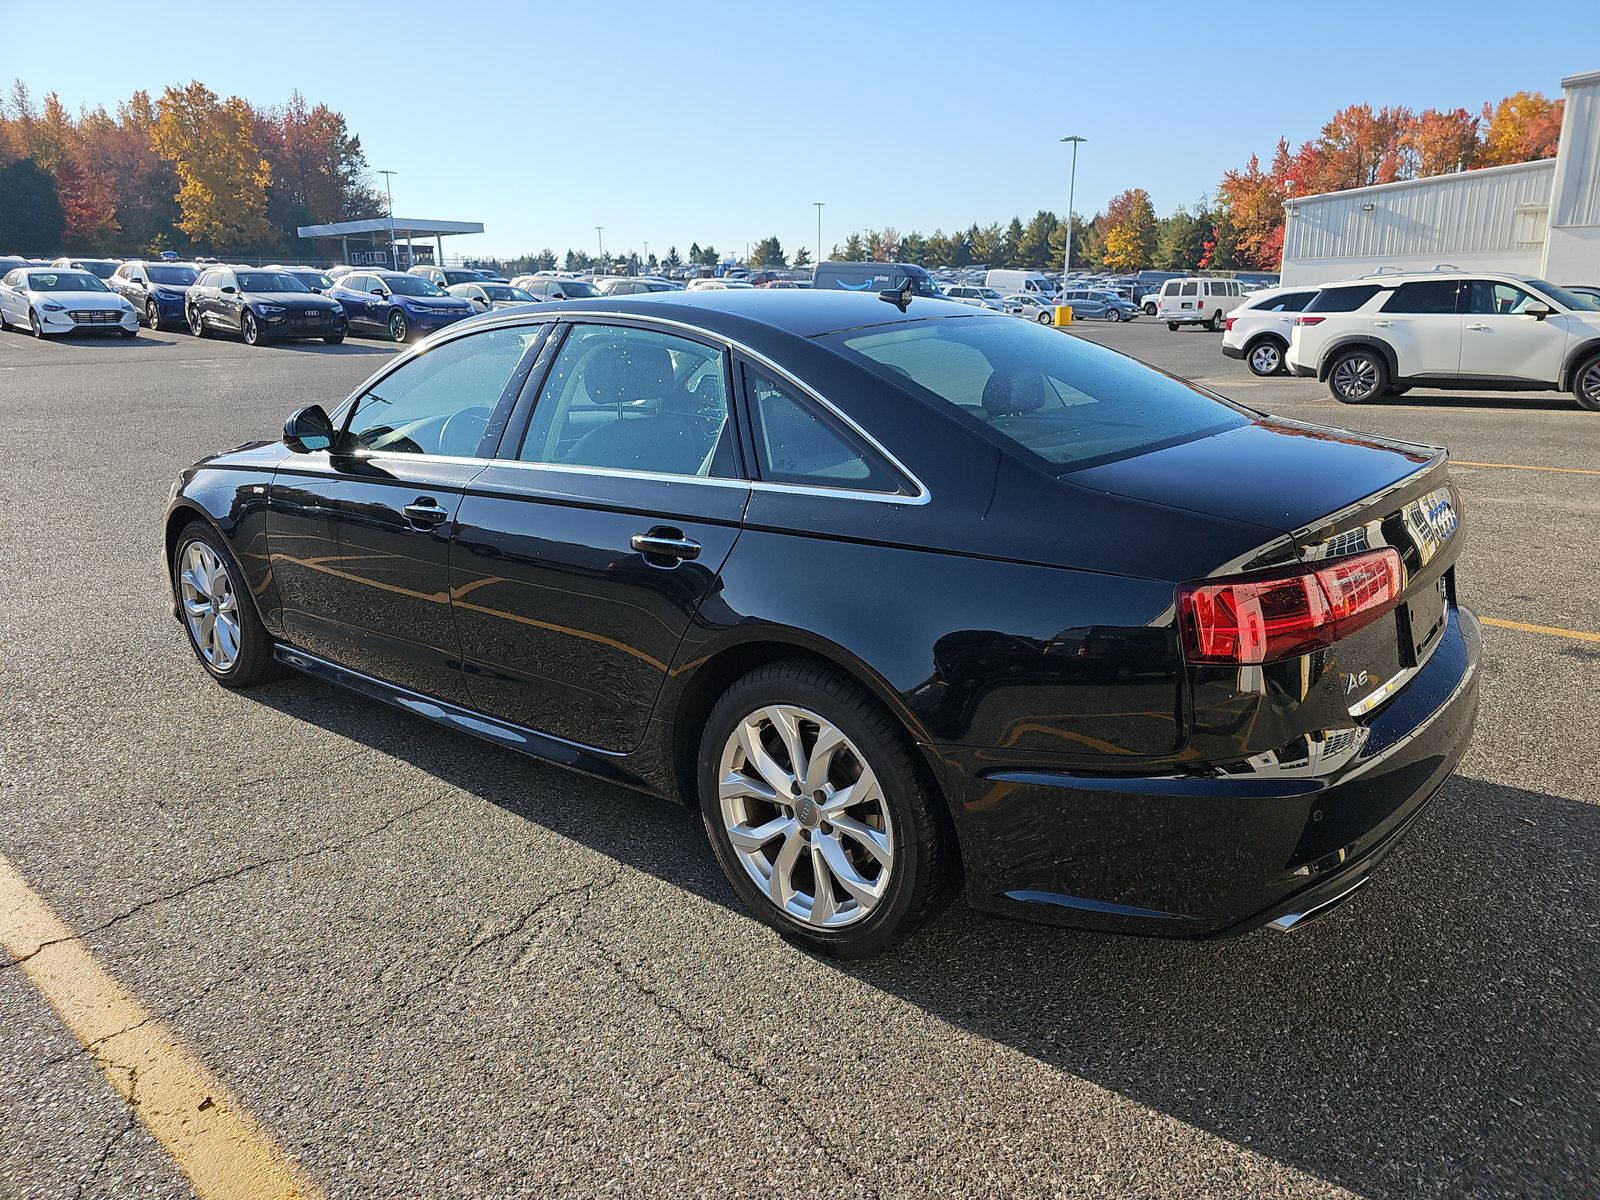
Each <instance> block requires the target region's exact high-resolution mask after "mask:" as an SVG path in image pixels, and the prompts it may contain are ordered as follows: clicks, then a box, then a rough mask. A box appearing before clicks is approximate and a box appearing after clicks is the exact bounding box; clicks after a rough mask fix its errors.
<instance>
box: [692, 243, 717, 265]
mask: <svg viewBox="0 0 1600 1200" xmlns="http://www.w3.org/2000/svg"><path fill="white" fill-rule="evenodd" d="M689 259H690V261H691V262H693V263H695V264H697V265H699V266H702V267H714V266H716V265H717V248H716V247H715V246H701V247H700V248H699V250H698V251H694V250H691V251H690V255H689Z"/></svg>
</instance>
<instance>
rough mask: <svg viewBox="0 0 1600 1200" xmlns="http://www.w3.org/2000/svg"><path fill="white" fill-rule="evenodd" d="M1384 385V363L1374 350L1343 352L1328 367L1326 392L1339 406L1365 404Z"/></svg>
mask: <svg viewBox="0 0 1600 1200" xmlns="http://www.w3.org/2000/svg"><path fill="white" fill-rule="evenodd" d="M1388 386H1389V368H1388V364H1386V363H1385V362H1384V361H1383V358H1382V357H1381V356H1380V355H1379V354H1378V352H1377V351H1376V350H1368V349H1366V348H1364V347H1363V348H1361V349H1358V350H1347V351H1345V352H1344V353H1343V354H1341V355H1339V357H1338V358H1336V359H1334V360H1333V363H1332V365H1331V366H1330V367H1329V368H1328V391H1330V392H1331V393H1333V398H1334V399H1335V400H1337V401H1339V402H1340V403H1341V404H1365V403H1366V402H1367V401H1368V400H1372V399H1375V398H1376V397H1378V396H1381V395H1383V390H1384V388H1386V387H1388Z"/></svg>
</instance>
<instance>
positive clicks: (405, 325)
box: [389, 308, 411, 342]
mask: <svg viewBox="0 0 1600 1200" xmlns="http://www.w3.org/2000/svg"><path fill="white" fill-rule="evenodd" d="M410 336H411V325H410V323H409V322H408V321H407V320H406V315H405V313H403V312H401V311H400V310H399V309H398V308H397V309H395V310H394V311H393V312H392V313H390V314H389V340H390V341H391V342H403V341H405V340H406V339H407V338H409V337H410Z"/></svg>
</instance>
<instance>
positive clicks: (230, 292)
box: [222, 284, 239, 296]
mask: <svg viewBox="0 0 1600 1200" xmlns="http://www.w3.org/2000/svg"><path fill="white" fill-rule="evenodd" d="M222 294H223V295H224V296H237V295H238V294H239V289H238V288H236V287H234V286H232V285H231V284H230V285H229V286H227V287H225V288H223V289H222Z"/></svg>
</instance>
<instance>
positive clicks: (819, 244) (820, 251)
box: [811, 200, 827, 263]
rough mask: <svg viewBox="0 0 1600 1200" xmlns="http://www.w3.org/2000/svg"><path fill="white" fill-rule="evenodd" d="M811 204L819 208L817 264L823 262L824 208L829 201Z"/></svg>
mask: <svg viewBox="0 0 1600 1200" xmlns="http://www.w3.org/2000/svg"><path fill="white" fill-rule="evenodd" d="M811 203H813V204H815V205H816V206H817V262H819V263H820V262H821V261H822V206H823V205H824V204H826V203H827V201H826V200H813V201H812V202H811Z"/></svg>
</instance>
